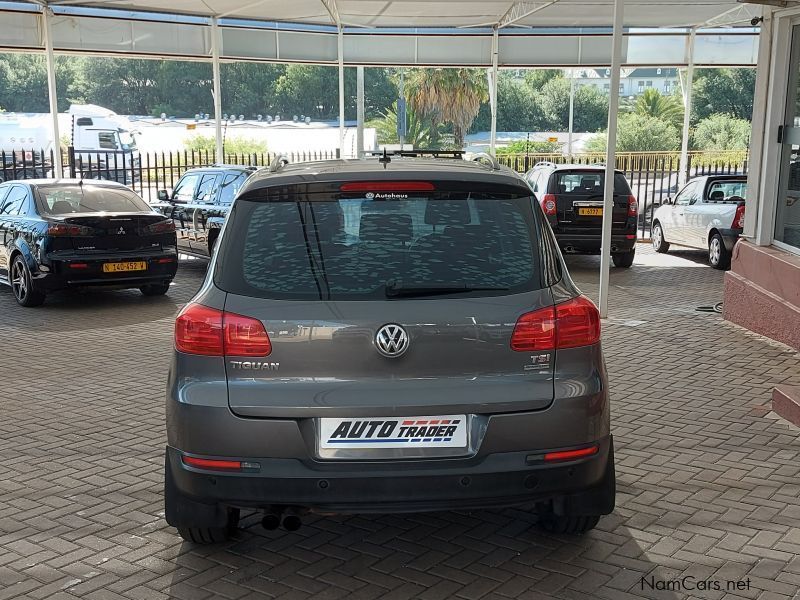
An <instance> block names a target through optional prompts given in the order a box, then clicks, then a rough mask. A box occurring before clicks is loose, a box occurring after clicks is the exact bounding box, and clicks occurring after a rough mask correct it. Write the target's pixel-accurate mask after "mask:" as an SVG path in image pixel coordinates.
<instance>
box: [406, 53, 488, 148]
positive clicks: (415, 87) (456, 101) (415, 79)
mask: <svg viewBox="0 0 800 600" xmlns="http://www.w3.org/2000/svg"><path fill="white" fill-rule="evenodd" d="M405 94H406V97H407V99H408V102H409V105H410V106H411V109H412V110H414V111H415V112H416V113H417V114H419V115H421V116H423V117H426V118H429V119H430V120H431V122H432V123H433V124H434V125H440V124H442V123H447V124H449V125H450V126H452V128H453V137H454V138H455V144H456V146H457V147H459V148H463V146H464V137H465V136H466V134H467V132H468V131H469V128H470V126H471V125H472V122H473V121H474V120H475V117H476V116H477V115H478V110H479V109H480V106H481V103H482V102H486V101H487V100H488V97H489V91H488V84H487V81H486V73H485V71H484V70H482V69H453V68H435V69H411V70H410V71H409V72H408V73H407V75H406V78H405Z"/></svg>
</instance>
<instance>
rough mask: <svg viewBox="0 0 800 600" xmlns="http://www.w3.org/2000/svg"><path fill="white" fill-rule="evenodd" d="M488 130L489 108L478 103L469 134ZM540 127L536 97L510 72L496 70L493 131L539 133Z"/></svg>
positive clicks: (540, 114)
mask: <svg viewBox="0 0 800 600" xmlns="http://www.w3.org/2000/svg"><path fill="white" fill-rule="evenodd" d="M491 127H492V111H491V107H490V106H489V104H488V103H484V104H481V108H480V111H479V112H478V116H477V117H476V118H475V121H474V122H473V123H472V132H476V131H488V130H489V129H490V128H491ZM543 128H544V118H543V115H542V111H541V108H540V107H539V105H538V103H537V102H536V95H535V94H534V93H533V92H531V90H530V88H529V87H528V85H527V84H526V83H525V82H524V81H520V80H519V79H518V78H516V77H514V76H513V75H512V73H511V72H509V71H500V76H499V77H498V78H497V130H498V131H539V130H541V129H543Z"/></svg>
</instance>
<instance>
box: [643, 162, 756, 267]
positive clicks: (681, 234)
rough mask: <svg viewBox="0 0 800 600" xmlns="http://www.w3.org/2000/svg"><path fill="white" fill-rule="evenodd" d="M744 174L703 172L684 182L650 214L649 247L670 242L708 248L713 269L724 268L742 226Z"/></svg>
mask: <svg viewBox="0 0 800 600" xmlns="http://www.w3.org/2000/svg"><path fill="white" fill-rule="evenodd" d="M746 194H747V177H746V176H745V175H706V176H703V177H697V178H695V179H692V180H691V181H690V182H688V183H687V184H686V185H685V186H684V187H683V189H681V191H680V192H678V194H677V195H676V196H675V197H674V198H667V199H666V200H664V202H663V203H662V204H661V206H659V207H658V208H657V209H656V212H655V214H654V215H653V234H652V239H653V248H654V249H655V251H656V252H667V251H668V250H669V247H670V245H671V244H676V245H678V246H687V247H689V248H701V249H703V250H706V249H707V250H708V262H709V263H710V264H711V266H712V267H714V268H715V269H727V268H728V267H729V266H730V262H731V251H732V250H733V246H734V245H735V244H736V240H738V239H739V234H741V233H742V229H743V227H744V204H745V197H746Z"/></svg>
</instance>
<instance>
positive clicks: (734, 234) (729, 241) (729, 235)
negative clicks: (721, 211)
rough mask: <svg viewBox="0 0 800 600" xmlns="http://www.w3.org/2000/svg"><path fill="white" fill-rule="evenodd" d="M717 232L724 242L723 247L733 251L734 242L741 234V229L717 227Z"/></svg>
mask: <svg viewBox="0 0 800 600" xmlns="http://www.w3.org/2000/svg"><path fill="white" fill-rule="evenodd" d="M717 231H719V234H720V235H721V236H722V241H723V243H724V244H725V249H726V250H727V251H728V252H732V251H733V247H734V246H735V245H736V242H737V241H739V236H740V235H741V234H742V231H744V230H743V229H718V230H717Z"/></svg>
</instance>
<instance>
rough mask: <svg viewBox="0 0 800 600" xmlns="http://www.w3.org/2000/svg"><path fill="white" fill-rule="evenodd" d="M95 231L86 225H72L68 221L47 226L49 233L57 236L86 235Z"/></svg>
mask: <svg viewBox="0 0 800 600" xmlns="http://www.w3.org/2000/svg"><path fill="white" fill-rule="evenodd" d="M93 233H94V229H92V228H91V227H86V226H84V225H70V224H67V223H51V224H50V225H49V226H48V227H47V235H51V236H55V237H86V236H90V235H92V234H93Z"/></svg>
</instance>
